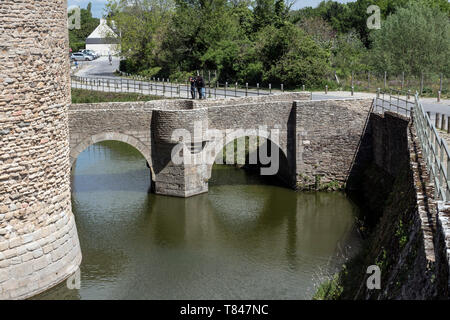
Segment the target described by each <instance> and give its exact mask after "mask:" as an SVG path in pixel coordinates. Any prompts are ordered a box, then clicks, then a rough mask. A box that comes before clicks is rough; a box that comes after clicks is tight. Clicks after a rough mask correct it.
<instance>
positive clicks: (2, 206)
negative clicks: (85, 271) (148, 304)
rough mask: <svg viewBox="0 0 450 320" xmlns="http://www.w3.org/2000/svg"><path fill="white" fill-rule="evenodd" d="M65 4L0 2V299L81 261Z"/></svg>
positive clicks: (21, 293) (41, 286)
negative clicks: (70, 133)
mask: <svg viewBox="0 0 450 320" xmlns="http://www.w3.org/2000/svg"><path fill="white" fill-rule="evenodd" d="M66 6H67V4H66V1H65V0H40V1H30V0H2V1H0V299H20V298H27V297H30V296H32V295H34V294H37V293H39V292H42V291H44V290H46V289H48V288H50V287H52V286H53V285H55V284H57V283H59V282H61V281H63V280H64V279H66V278H67V277H69V276H70V275H71V274H73V272H74V271H76V269H77V268H78V266H79V264H80V262H81V252H80V245H79V241H78V235H77V231H76V227H75V222H74V217H73V214H72V211H71V201H70V164H69V139H68V119H67V108H68V105H69V103H70V84H69V81H70V79H69V72H68V70H69V61H68V52H69V51H68V36H67V7H66Z"/></svg>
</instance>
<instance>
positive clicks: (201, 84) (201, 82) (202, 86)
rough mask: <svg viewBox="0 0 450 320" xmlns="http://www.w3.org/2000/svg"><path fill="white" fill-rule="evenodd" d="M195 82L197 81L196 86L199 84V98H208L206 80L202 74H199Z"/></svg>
mask: <svg viewBox="0 0 450 320" xmlns="http://www.w3.org/2000/svg"><path fill="white" fill-rule="evenodd" d="M195 83H196V86H197V90H198V95H199V99H205V98H206V94H205V81H204V80H203V78H202V77H201V76H197V79H196V81H195Z"/></svg>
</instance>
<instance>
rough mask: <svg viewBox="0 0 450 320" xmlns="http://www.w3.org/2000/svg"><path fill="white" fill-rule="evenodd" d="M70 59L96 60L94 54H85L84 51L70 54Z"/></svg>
mask: <svg viewBox="0 0 450 320" xmlns="http://www.w3.org/2000/svg"><path fill="white" fill-rule="evenodd" d="M70 59H72V60H75V61H92V60H94V58H93V57H92V56H90V55H87V54H84V53H82V52H76V53H73V54H72V55H71V56H70Z"/></svg>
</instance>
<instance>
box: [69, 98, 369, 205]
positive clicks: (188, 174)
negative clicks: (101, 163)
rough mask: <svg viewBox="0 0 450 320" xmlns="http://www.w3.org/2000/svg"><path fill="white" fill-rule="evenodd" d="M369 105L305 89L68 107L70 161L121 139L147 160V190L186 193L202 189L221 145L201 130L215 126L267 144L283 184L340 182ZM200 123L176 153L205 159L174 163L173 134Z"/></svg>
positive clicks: (357, 141) (191, 193)
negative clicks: (149, 184) (319, 95)
mask: <svg viewBox="0 0 450 320" xmlns="http://www.w3.org/2000/svg"><path fill="white" fill-rule="evenodd" d="M371 103H372V100H369V99H361V100H354V99H352V100H323V101H321V100H318V101H311V95H310V93H285V94H277V95H273V96H264V97H247V98H235V99H227V100H210V101H209V100H206V101H192V100H160V101H151V102H126V103H99V104H79V105H72V106H71V107H70V109H69V132H70V159H71V163H72V164H73V163H74V162H75V161H76V159H77V157H78V155H79V154H80V153H81V152H83V150H85V149H86V148H87V147H88V146H90V145H92V144H94V143H97V142H101V141H105V140H116V141H121V142H125V143H128V144H130V145H131V146H133V147H135V148H136V149H137V150H139V151H140V152H141V153H142V155H143V156H144V158H145V159H146V160H147V163H148V166H149V168H150V170H151V177H152V189H153V191H154V192H155V193H157V194H162V195H170V196H179V197H189V196H193V195H196V194H200V193H203V192H207V191H208V180H209V178H210V177H211V168H212V165H213V162H214V159H216V156H217V154H219V153H220V152H221V150H222V149H223V147H224V145H225V144H226V143H227V141H226V140H222V139H215V140H214V139H212V140H211V139H209V138H207V136H206V134H205V132H206V130H207V129H210V130H211V129H217V130H221V131H222V132H230V135H231V132H232V131H233V136H231V138H230V140H229V141H232V140H233V139H239V138H242V137H247V136H250V135H255V136H258V135H259V136H260V139H265V140H263V141H270V143H268V145H269V146H271V147H273V146H275V147H277V148H278V150H277V151H279V152H278V154H279V159H278V160H279V171H278V173H277V176H278V178H280V180H282V181H283V182H284V184H285V185H286V186H288V187H292V188H296V187H298V186H300V187H305V188H309V187H312V186H316V185H317V183H318V181H321V183H326V182H331V181H335V182H338V183H339V184H341V185H343V184H344V183H345V182H346V179H347V176H348V173H349V170H350V168H351V166H352V160H353V158H354V155H355V150H357V147H358V144H359V142H360V139H361V133H362V132H363V129H364V125H365V122H366V119H367V115H368V113H369V110H370V107H371ZM200 124H201V125H200ZM200 126H201V127H202V134H201V135H200V137H201V141H193V144H191V143H189V145H187V144H186V146H185V147H186V149H185V151H184V152H186V150H189V151H192V152H193V153H196V152H197V153H198V152H200V151H201V150H204V152H206V150H208V152H209V154H208V159H209V160H207V161H205V162H201V163H199V162H197V163H192V164H188V163H182V164H175V163H174V162H173V161H172V157H171V155H172V150H173V149H174V147H175V146H176V145H177V144H178V143H179V141H178V140H173V138H172V133H173V131H174V130H175V129H185V130H186V132H188V133H190V134H192V136H195V134H194V133H195V130H198V127H200ZM261 126H264V127H266V128H267V131H269V132H270V130H274V129H279V131H278V132H279V135H278V137H277V139H274V138H273V137H272V136H269V137H267V136H261V135H260V134H259V132H258V131H256V130H257V129H258V128H259V127H261ZM239 129H241V131H236V130H239ZM249 130H250V131H249ZM251 130H255V132H254V134H250V133H249V132H252V131H251ZM274 137H275V136H274ZM227 138H229V137H227ZM266 138H268V139H266ZM275 140H276V141H275ZM229 141H228V142H229ZM209 150H211V151H209ZM182 153H183V152H181V154H182Z"/></svg>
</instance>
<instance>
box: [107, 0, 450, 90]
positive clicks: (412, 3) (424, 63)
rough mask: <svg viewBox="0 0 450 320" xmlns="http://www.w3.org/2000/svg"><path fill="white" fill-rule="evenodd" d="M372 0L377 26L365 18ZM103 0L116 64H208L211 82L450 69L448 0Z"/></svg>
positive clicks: (295, 81) (166, 70)
mask: <svg viewBox="0 0 450 320" xmlns="http://www.w3.org/2000/svg"><path fill="white" fill-rule="evenodd" d="M373 4H375V5H377V6H379V8H380V14H381V16H380V17H381V29H379V30H374V29H369V28H368V27H367V19H368V18H369V16H370V14H368V13H367V8H368V7H369V6H370V5H373ZM292 5H293V2H289V0H131V1H130V0H109V1H108V4H107V8H106V12H107V14H106V16H107V18H108V20H109V21H114V22H115V25H116V26H117V28H118V30H120V41H121V54H122V56H123V58H124V60H123V61H122V63H121V70H122V71H124V72H127V73H133V74H139V75H141V76H146V77H160V78H171V79H186V78H187V77H188V75H192V74H195V73H196V71H197V70H214V71H215V73H214V75H217V78H216V79H214V80H218V81H220V82H222V83H223V82H225V81H228V82H239V83H245V82H249V83H253V84H254V83H260V84H268V83H272V84H273V85H276V84H281V83H283V84H284V85H285V86H290V87H300V86H301V85H306V86H308V87H310V88H311V87H318V86H323V85H324V84H328V80H327V79H329V75H330V74H334V72H336V75H338V76H339V77H348V76H349V75H350V74H351V72H352V71H358V72H359V71H371V72H375V73H376V72H379V73H382V72H384V71H387V72H388V73H390V74H399V73H401V72H405V73H406V74H407V75H409V76H419V75H420V73H421V72H431V73H444V74H445V75H447V76H448V75H450V64H449V63H450V62H449V61H450V59H449V58H450V23H449V19H450V4H449V3H448V1H447V0H357V1H354V2H349V3H347V4H342V3H339V2H336V1H322V2H321V3H320V4H319V5H318V6H317V7H316V8H311V7H306V8H303V9H300V10H293V9H292Z"/></svg>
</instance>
